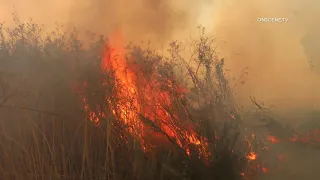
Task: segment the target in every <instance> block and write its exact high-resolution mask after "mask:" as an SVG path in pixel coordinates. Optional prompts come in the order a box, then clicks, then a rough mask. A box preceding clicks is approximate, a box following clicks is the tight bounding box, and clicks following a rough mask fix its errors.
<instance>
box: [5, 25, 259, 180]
mask: <svg viewBox="0 0 320 180" xmlns="http://www.w3.org/2000/svg"><path fill="white" fill-rule="evenodd" d="M16 22H17V27H16V28H14V29H9V30H7V31H4V29H3V28H2V29H1V32H2V35H1V36H0V37H1V42H2V45H1V48H0V57H4V58H1V63H3V64H4V66H3V67H5V68H2V69H1V71H2V72H3V73H8V72H7V71H10V73H14V74H20V76H18V79H19V80H21V79H23V80H26V86H25V88H24V92H23V93H22V94H23V95H24V96H23V100H21V99H20V100H19V99H10V101H8V102H6V104H0V105H3V106H4V107H10V109H11V110H13V111H20V112H21V113H20V114H19V115H18V114H14V113H13V112H12V111H11V112H10V111H3V112H1V113H4V115H5V116H4V117H6V118H10V119H11V118H12V124H11V123H9V122H7V121H4V122H2V124H3V125H2V127H1V128H2V129H1V132H0V133H1V143H2V144H3V146H2V147H1V149H2V150H1V151H2V154H1V155H0V165H1V167H2V168H0V173H1V176H2V177H4V179H48V178H51V179H52V178H53V179H230V180H233V179H254V178H255V177H256V176H257V175H258V174H259V173H260V172H261V171H262V170H263V167H262V166H257V165H259V162H258V161H256V159H257V158H258V157H257V154H256V153H257V152H255V151H254V149H253V148H252V147H253V145H252V144H253V143H254V141H251V140H250V141H249V140H248V138H247V139H245V138H244V137H245V135H244V133H243V132H242V131H241V130H240V126H241V120H240V115H239V113H238V110H237V108H236V105H235V103H234V102H233V100H232V92H231V91H230V89H229V88H228V81H227V78H226V77H225V73H224V67H223V66H224V60H220V59H218V58H217V57H215V56H214V48H212V47H211V44H212V39H210V38H206V37H205V36H203V34H201V37H200V40H198V41H194V42H193V44H192V45H193V49H194V51H195V52H194V53H195V54H197V55H198V56H197V57H195V58H192V59H191V60H192V63H189V62H187V61H186V60H185V59H184V58H183V57H182V56H181V55H180V51H181V44H179V43H177V42H174V43H172V44H171V45H170V50H169V53H170V54H169V57H162V56H160V55H158V54H157V53H156V52H154V51H152V50H150V49H143V48H141V47H139V46H131V47H129V48H127V49H124V45H123V44H121V43H122V41H121V34H116V35H114V36H111V37H110V39H109V40H108V41H105V40H104V38H103V37H100V38H98V39H97V41H96V42H94V43H92V44H91V45H90V46H88V47H84V46H83V45H82V42H81V41H80V40H78V38H77V32H73V33H71V34H70V36H68V34H65V33H61V32H60V31H59V29H58V30H57V31H56V32H53V33H52V34H51V36H48V37H45V38H44V37H43V33H42V29H41V27H40V26H38V25H36V24H34V23H29V24H24V23H21V22H20V21H19V20H18V19H16ZM1 27H2V26H1ZM67 37H69V38H67ZM11 81H12V82H13V79H12V80H11ZM0 102H2V101H1V99H0ZM13 114H14V115H13ZM21 120H24V121H21ZM15 123H17V124H19V125H16V126H15V128H17V130H9V131H8V130H5V128H4V127H10V124H11V127H12V125H15ZM18 132H19V133H18ZM9 135H10V136H9ZM5 144H9V145H8V146H5ZM12 148H14V149H15V150H14V151H11V149H12Z"/></svg>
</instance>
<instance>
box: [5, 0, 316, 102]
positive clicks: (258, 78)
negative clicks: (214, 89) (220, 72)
mask: <svg viewBox="0 0 320 180" xmlns="http://www.w3.org/2000/svg"><path fill="white" fill-rule="evenodd" d="M13 5H15V7H16V11H17V13H18V15H19V16H20V17H21V19H23V20H27V19H29V18H33V19H34V21H35V22H38V23H41V24H44V25H45V27H46V28H49V29H50V28H53V27H54V24H55V22H59V23H60V24H64V25H65V28H66V29H67V30H68V29H72V27H73V26H76V27H77V28H78V29H79V30H80V31H92V32H95V33H97V34H105V35H108V34H110V33H112V32H113V31H114V30H115V29H120V30H121V31H122V32H123V34H124V39H125V40H127V41H134V42H140V41H147V40H151V41H152V43H153V44H156V45H157V46H158V47H160V46H166V45H167V44H168V43H169V42H170V41H171V40H175V39H181V38H186V39H187V38H188V37H189V36H193V37H195V36H197V30H196V26H198V25H199V24H202V25H203V26H204V27H206V28H207V34H208V35H212V36H213V37H214V38H216V39H219V40H221V43H219V49H218V55H219V56H220V57H224V58H225V59H226V65H227V68H228V69H230V72H229V75H230V76H232V77H235V78H238V77H239V76H240V72H241V70H242V69H244V68H246V67H247V68H248V70H247V71H248V76H247V78H246V81H245V84H244V85H242V86H237V98H238V99H239V100H241V101H248V100H249V96H250V95H251V96H256V98H258V99H261V100H263V101H265V102H267V103H269V104H274V105H277V106H278V107H286V106H288V107H310V106H311V104H317V105H318V107H319V104H320V103H319V102H320V93H319V92H320V78H319V69H320V68H319V66H320V65H319V64H320V63H319V61H320V60H319V58H318V57H319V55H320V53H319V51H318V48H317V47H319V46H318V45H319V42H320V41H319V38H320V36H319V29H320V28H319V26H320V25H318V23H317V22H318V20H319V19H320V11H319V9H320V1H317V0H304V1H300V0H282V1H278V0H268V1H256V0H242V1H238V0H198V1H193V0H175V1H170V0H162V1H161V0H136V1H128V0H78V1H76V0H47V1H43V0H0V18H1V20H2V21H3V20H5V21H7V24H8V25H10V19H12V18H11V17H12V16H11V13H12V12H13ZM261 17H280V18H289V21H288V22H287V23H259V22H257V18H261ZM311 60H312V62H313V63H314V66H315V68H314V70H311V69H310V64H309V61H311ZM232 83H235V82H231V85H233V84H232Z"/></svg>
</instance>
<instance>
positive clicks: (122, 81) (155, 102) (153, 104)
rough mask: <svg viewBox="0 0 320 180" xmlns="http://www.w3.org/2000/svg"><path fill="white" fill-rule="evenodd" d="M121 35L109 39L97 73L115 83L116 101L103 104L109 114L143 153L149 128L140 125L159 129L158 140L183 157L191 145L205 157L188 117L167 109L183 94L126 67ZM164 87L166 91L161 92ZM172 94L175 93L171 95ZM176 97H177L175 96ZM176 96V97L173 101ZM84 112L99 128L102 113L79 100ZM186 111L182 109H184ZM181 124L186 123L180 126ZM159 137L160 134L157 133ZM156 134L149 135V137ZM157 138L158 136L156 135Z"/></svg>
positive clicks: (133, 67)
mask: <svg viewBox="0 0 320 180" xmlns="http://www.w3.org/2000/svg"><path fill="white" fill-rule="evenodd" d="M122 43H123V40H122V36H121V33H119V32H118V33H116V34H115V35H114V36H112V37H111V38H110V44H111V45H112V47H111V46H108V47H107V48H106V49H105V51H104V52H103V61H102V63H101V70H102V72H104V73H107V72H113V73H114V74H113V75H114V77H115V79H116V82H117V83H115V84H114V86H115V88H116V94H115V95H114V96H115V97H113V98H116V99H117V102H116V103H112V102H111V99H110V97H105V99H106V102H108V103H109V104H110V106H111V107H112V113H113V115H114V116H115V117H116V118H117V120H118V121H121V123H122V124H124V125H125V126H127V127H128V132H129V133H130V134H132V135H133V136H135V137H138V138H139V140H140V142H141V146H142V147H143V148H144V149H145V150H146V151H147V150H148V149H149V148H150V146H149V144H148V143H147V141H148V137H150V136H149V135H150V133H151V131H150V127H147V126H146V123H144V121H148V123H149V124H150V123H151V126H153V125H154V126H156V127H155V128H159V129H158V131H160V132H162V136H165V137H166V138H169V139H171V140H173V141H174V142H175V143H176V144H178V145H179V146H180V147H181V148H183V149H185V152H186V154H188V155H190V149H189V146H190V145H194V146H196V147H197V149H198V151H199V152H198V153H199V154H200V155H202V156H203V157H205V156H207V155H208V152H207V151H206V147H207V145H206V139H205V138H201V137H200V136H198V135H197V133H196V132H195V131H194V130H193V129H192V128H190V126H188V125H187V124H188V121H189V119H188V116H187V113H184V114H185V115H186V116H183V117H184V119H181V115H180V114H179V113H180V112H174V113H172V112H170V111H169V110H168V108H170V107H173V106H174V105H175V104H174V100H175V98H177V97H183V96H184V93H185V90H184V88H181V87H179V86H177V85H175V84H174V83H173V81H172V79H166V81H165V82H164V83H161V82H159V81H158V80H157V79H156V77H157V76H159V75H157V74H155V75H153V76H151V78H146V77H144V76H143V75H141V74H142V72H141V70H140V67H139V66H138V65H137V64H134V63H131V64H130V63H129V62H128V60H132V59H128V58H127V57H126V56H125V50H124V46H123V44H122ZM163 86H166V87H167V90H163V89H162V88H159V87H163ZM172 92H175V94H173V93H172ZM177 95H178V96H177ZM176 96H177V97H176ZM83 102H84V104H85V110H86V111H87V113H88V114H89V118H90V120H91V121H93V122H95V123H96V124H99V118H98V117H105V116H106V115H105V114H103V113H100V114H97V113H94V112H93V111H91V110H90V108H89V105H88V104H87V100H86V98H83ZM184 110H185V111H186V109H184ZM182 122H186V123H185V124H182ZM160 134H161V133H160ZM152 135H153V136H155V135H156V134H155V133H154V132H153V134H152ZM157 136H159V134H157Z"/></svg>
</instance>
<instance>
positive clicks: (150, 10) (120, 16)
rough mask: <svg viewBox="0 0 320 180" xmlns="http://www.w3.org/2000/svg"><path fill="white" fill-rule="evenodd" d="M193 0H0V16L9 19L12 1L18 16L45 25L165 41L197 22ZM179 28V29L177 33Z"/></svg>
mask: <svg viewBox="0 0 320 180" xmlns="http://www.w3.org/2000/svg"><path fill="white" fill-rule="evenodd" d="M206 1H207V0H201V1H193V0H176V1H171V0H135V1H128V0H68V1H66V0H49V1H41V0H28V1H27V0H12V1H7V0H0V12H1V14H0V15H1V19H2V20H4V19H5V20H7V21H8V20H10V19H11V18H12V16H11V13H12V11H13V5H15V9H16V11H17V13H18V15H19V17H20V18H22V19H23V20H28V19H29V18H32V19H33V20H34V21H35V22H36V23H41V24H44V25H45V27H46V28H48V27H50V28H52V27H54V25H55V22H59V24H63V25H65V27H66V28H67V29H69V30H71V29H72V28H73V27H74V26H75V27H77V29H79V30H80V31H82V32H83V31H91V32H94V33H97V34H104V35H107V34H109V33H112V32H113V31H115V29H117V30H121V31H122V32H123V34H124V36H125V38H124V39H126V40H128V41H133V42H140V41H142V40H144V41H148V40H150V41H152V43H153V44H157V45H161V46H162V45H166V44H167V43H168V42H169V41H170V40H171V39H173V38H176V37H174V36H173V35H174V34H176V35H177V34H178V35H179V36H180V35H181V36H182V34H185V35H186V36H188V35H189V34H188V33H190V32H189V30H190V29H192V30H193V29H195V27H196V26H197V17H198V16H199V13H200V6H201V5H202V4H203V2H206ZM177 32H179V33H177Z"/></svg>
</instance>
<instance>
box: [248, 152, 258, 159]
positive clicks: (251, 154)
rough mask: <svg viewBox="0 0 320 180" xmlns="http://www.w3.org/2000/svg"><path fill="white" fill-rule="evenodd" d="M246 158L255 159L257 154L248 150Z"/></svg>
mask: <svg viewBox="0 0 320 180" xmlns="http://www.w3.org/2000/svg"><path fill="white" fill-rule="evenodd" d="M247 158H248V159H249V160H256V159H257V154H256V153H255V152H250V153H249V154H248V155H247Z"/></svg>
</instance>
